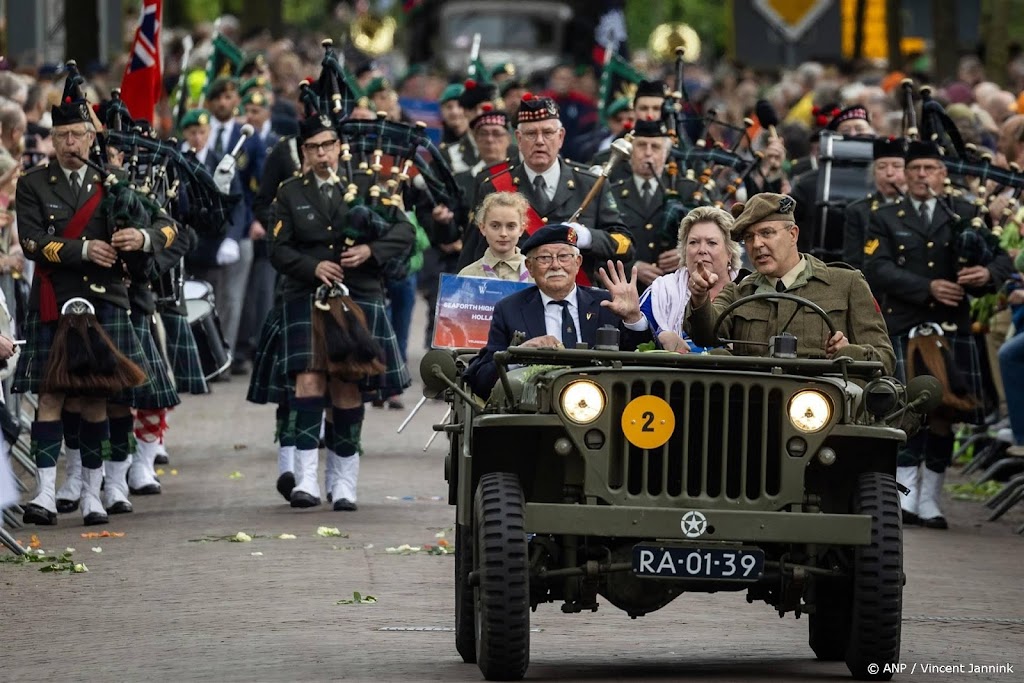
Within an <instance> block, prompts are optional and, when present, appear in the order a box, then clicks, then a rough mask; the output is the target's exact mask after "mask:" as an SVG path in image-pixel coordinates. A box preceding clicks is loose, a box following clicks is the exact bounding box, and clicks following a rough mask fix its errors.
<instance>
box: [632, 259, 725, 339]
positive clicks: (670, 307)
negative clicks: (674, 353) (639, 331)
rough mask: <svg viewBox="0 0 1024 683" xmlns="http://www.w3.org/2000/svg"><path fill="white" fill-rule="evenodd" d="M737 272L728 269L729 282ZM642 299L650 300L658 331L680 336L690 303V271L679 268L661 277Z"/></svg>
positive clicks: (652, 284)
mask: <svg viewBox="0 0 1024 683" xmlns="http://www.w3.org/2000/svg"><path fill="white" fill-rule="evenodd" d="M738 274H739V271H736V270H733V269H731V268H730V269H729V280H730V282H731V281H732V280H735V279H736V276H737V275H738ZM644 298H650V300H651V312H652V313H654V322H655V323H656V324H657V326H658V330H659V331H661V330H668V331H670V332H675V333H676V334H679V335H682V331H683V317H684V316H685V315H686V304H688V303H689V302H690V271H688V270H687V269H686V268H680V269H679V270H677V271H676V272H674V273H669V274H668V275H662V276H661V277H659V278H658V279H656V280H655V281H654V282H652V283H651V286H650V287H648V288H647V291H646V292H644Z"/></svg>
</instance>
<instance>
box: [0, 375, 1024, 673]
mask: <svg viewBox="0 0 1024 683" xmlns="http://www.w3.org/2000/svg"><path fill="white" fill-rule="evenodd" d="M414 363H418V358H417V359H414ZM415 392H416V389H415V388H414V389H413V390H412V391H410V393H409V394H408V395H407V398H408V402H409V404H410V405H411V404H412V402H413V401H414V400H415V397H416V396H417V395H418V394H416V393H415ZM243 394H244V386H243V383H242V382H240V381H238V380H237V379H236V380H235V381H234V382H231V383H227V384H217V385H216V393H215V394H213V395H211V396H206V397H190V398H188V399H186V402H185V403H184V405H183V406H181V407H180V408H179V409H178V410H176V411H175V412H174V414H173V416H172V419H171V431H170V433H169V442H170V451H171V457H172V464H171V465H170V466H167V467H166V468H165V472H164V475H163V476H162V479H163V482H164V494H163V495H160V496H151V497H143V498H136V499H135V505H136V512H135V513H134V514H131V515H124V516H121V517H117V518H115V519H114V521H113V523H112V524H110V526H109V527H107V528H108V529H109V530H111V531H117V532H123V533H124V534H125V535H124V537H122V538H101V539H94V540H88V539H83V538H82V537H81V533H82V532H83V531H86V529H84V528H83V527H82V526H81V517H80V516H79V515H78V514H77V513H75V514H73V515H70V516H62V517H61V519H60V524H59V526H58V527H56V528H44V529H42V530H38V531H37V533H38V536H39V538H40V540H41V542H42V546H43V548H45V549H47V550H58V551H59V550H63V549H64V548H65V547H73V548H75V553H74V555H75V557H77V558H79V561H83V562H85V563H86V564H87V566H88V568H89V572H88V573H87V574H76V575H70V574H43V573H40V572H38V571H35V569H34V568H33V567H25V566H12V565H7V564H0V624H2V627H0V648H2V651H0V680H3V681H28V680H35V679H48V680H58V679H71V680H87V681H115V680H116V681H122V680H123V681H193V680H205V681H322V680H363V681H370V680H374V681H474V680H480V676H479V671H478V670H477V669H476V667H475V666H471V665H466V664H463V663H462V662H461V660H460V659H459V657H458V655H457V654H456V652H455V648H454V637H453V634H452V633H451V632H450V630H444V629H450V627H451V626H452V624H453V618H452V610H453V607H452V605H453V596H452V585H451V576H452V571H453V558H452V557H451V556H431V555H409V556H397V555H390V554H387V553H386V552H385V549H386V548H387V547H391V546H398V545H401V544H404V543H405V544H410V545H421V544H424V543H435V542H436V541H437V539H436V538H435V534H436V533H438V532H440V531H443V530H445V529H448V528H450V526H451V524H452V523H453V519H454V516H453V508H450V507H449V506H448V505H447V504H446V503H445V502H443V501H442V500H440V498H441V496H443V495H444V494H445V493H446V488H445V484H444V480H443V474H442V459H443V454H444V445H443V444H442V442H441V438H440V437H439V439H438V440H437V441H435V442H434V444H433V446H432V447H431V448H430V450H429V451H428V452H426V453H423V452H422V447H423V444H424V443H425V442H426V440H427V438H428V437H429V435H430V430H429V425H430V424H431V422H432V421H433V420H436V419H439V418H440V416H441V414H442V413H443V410H444V406H443V404H436V403H432V404H429V405H428V406H427V407H426V408H425V409H424V410H423V411H422V412H421V413H420V414H419V415H418V416H417V417H416V418H415V419H414V420H413V422H412V423H411V425H410V427H409V429H407V430H406V431H405V433H403V434H401V435H397V434H395V428H396V427H397V425H398V423H399V422H400V421H401V419H402V418H403V417H404V416H405V414H404V413H398V412H395V411H385V410H374V409H368V420H367V425H366V429H365V432H364V434H365V435H366V441H367V451H368V454H367V456H366V458H365V459H364V462H363V474H362V480H361V482H360V499H359V505H360V510H359V511H358V512H356V513H335V512H332V511H331V510H330V509H329V508H328V507H327V506H324V507H322V508H320V509H315V510H311V511H296V510H292V509H291V508H289V507H288V506H287V504H285V503H284V501H283V500H282V499H281V498H280V497H279V496H278V494H277V493H276V492H275V491H274V480H275V478H276V466H275V450H274V447H273V444H272V443H271V439H272V436H273V412H272V410H271V409H270V408H267V407H259V406H252V405H249V404H246V403H245V402H244V401H243V400H242V397H243ZM171 468H173V469H174V470H175V471H176V472H177V474H173V473H172V472H171ZM236 472H237V473H240V474H241V475H242V476H241V477H240V478H239V477H237V475H236V476H235V477H232V474H233V473H236ZM950 515H951V518H952V522H953V528H952V529H951V530H950V531H948V532H934V531H927V530H922V529H912V530H909V531H908V532H907V534H906V570H907V573H908V577H909V582H908V585H907V589H906V593H905V609H904V615H905V624H904V629H903V661H904V662H905V663H907V665H908V667H909V666H911V665H913V664H916V665H917V666H918V669H917V670H916V671H915V672H914V674H913V675H911V674H910V673H909V670H908V673H906V674H904V675H903V676H899V677H897V679H898V680H920V681H933V680H934V681H940V680H971V681H975V680H976V681H1012V680H1022V679H1024V573H1022V569H1021V567H1022V564H1024V563H1022V559H1024V539H1022V538H1021V537H1019V536H1016V535H1015V534H1013V533H1012V529H1013V527H1015V526H1017V525H1019V524H1021V523H1022V522H1024V514H1021V513H1017V514H1015V515H1013V516H1010V517H1009V518H1008V519H1006V520H1005V521H1001V522H998V523H991V524H990V523H983V522H982V521H981V520H983V519H984V512H983V509H981V506H980V505H978V504H969V503H953V504H951V506H950ZM320 526H329V527H338V528H339V530H340V531H341V532H342V533H344V534H345V535H346V536H345V537H341V538H323V537H320V536H318V535H317V533H316V532H317V528H318V527H320ZM89 530H90V531H95V530H98V528H96V527H93V528H91V529H89ZM239 531H244V532H247V533H248V534H250V535H253V536H254V539H253V540H252V541H251V542H248V543H233V542H228V541H226V540H212V541H207V542H200V541H199V540H198V539H204V538H208V539H218V538H222V537H226V536H232V535H234V534H236V533H237V532H239ZM284 533H287V534H294V535H295V536H296V537H297V538H296V539H294V540H281V539H278V538H275V537H276V536H278V535H280V534H284ZM17 535H18V536H19V537H20V538H22V539H23V540H26V541H27V539H28V532H26V531H24V530H20V531H18V532H17ZM448 538H449V539H450V538H451V534H450V533H449V536H448ZM92 548H102V552H101V553H94V552H92V550H91V549H92ZM356 591H358V592H360V593H362V594H371V595H373V596H375V597H376V598H377V599H378V602H377V603H376V604H365V605H361V604H352V605H338V604H336V603H337V602H338V601H339V600H341V599H345V598H351V597H352V594H353V592H356ZM533 625H534V626H535V627H536V628H537V629H539V631H538V632H535V633H534V634H533V637H532V638H533V644H532V651H531V666H530V670H529V672H528V676H529V678H530V679H531V680H553V681H626V680H628V681H637V680H639V681H648V680H650V681H656V680H695V681H696V680H715V681H740V680H744V681H746V680H753V681H818V680H848V679H847V675H846V669H845V666H843V665H842V664H832V663H819V662H816V661H815V660H814V659H813V658H812V656H811V653H810V650H809V649H808V647H807V644H806V643H807V637H806V633H807V631H806V628H807V626H806V621H805V620H799V621H797V620H794V619H793V618H792V617H787V618H786V619H779V618H778V616H777V615H776V614H774V613H773V612H772V611H771V610H770V608H768V606H766V605H764V604H755V605H747V604H746V602H745V599H744V597H743V595H742V594H722V595H710V596H708V595H693V596H688V595H684V596H682V597H681V598H679V599H677V600H676V601H675V602H674V603H672V604H671V605H670V606H668V607H667V608H665V609H663V610H661V611H660V612H657V613H654V614H652V615H649V616H647V617H645V618H642V619H640V620H637V621H630V620H629V618H628V617H626V616H625V615H624V614H623V613H620V612H617V611H615V610H614V609H612V608H608V609H603V610H602V611H601V612H599V613H597V614H583V615H570V616H566V615H562V614H561V613H560V611H559V609H558V606H557V605H547V606H543V607H541V608H540V609H539V610H538V612H537V613H535V615H534V621H533ZM385 629H389V630H385ZM395 629H407V630H395ZM408 629H418V630H408ZM1006 663H1010V664H1012V665H1013V666H1014V673H1012V674H1010V673H1002V674H998V673H997V674H970V673H968V672H969V671H970V666H971V665H972V664H974V665H996V664H1006ZM923 664H934V665H963V667H964V673H957V674H949V675H939V674H936V673H930V674H926V673H922V672H921V670H920V667H921V665H923Z"/></svg>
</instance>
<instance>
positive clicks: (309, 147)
mask: <svg viewBox="0 0 1024 683" xmlns="http://www.w3.org/2000/svg"><path fill="white" fill-rule="evenodd" d="M336 144H338V141H337V140H328V141H327V142H321V143H319V144H317V143H315V142H307V143H305V144H303V145H302V151H303V152H307V153H309V154H315V153H316V152H329V151H331V150H332V149H334V146H335V145H336Z"/></svg>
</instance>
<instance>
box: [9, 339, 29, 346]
mask: <svg viewBox="0 0 1024 683" xmlns="http://www.w3.org/2000/svg"><path fill="white" fill-rule="evenodd" d="M26 343H28V340H27V339H15V340H13V341H12V342H11V345H12V346H24V345H25V344H26Z"/></svg>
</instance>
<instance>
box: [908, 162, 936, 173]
mask: <svg viewBox="0 0 1024 683" xmlns="http://www.w3.org/2000/svg"><path fill="white" fill-rule="evenodd" d="M940 168H942V167H941V166H939V165H937V164H924V165H921V166H917V165H914V166H907V172H908V173H926V174H932V173H937V172H938V171H939V169H940Z"/></svg>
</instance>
